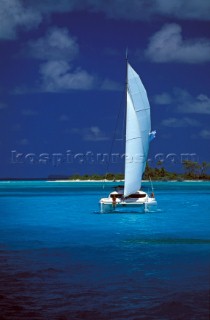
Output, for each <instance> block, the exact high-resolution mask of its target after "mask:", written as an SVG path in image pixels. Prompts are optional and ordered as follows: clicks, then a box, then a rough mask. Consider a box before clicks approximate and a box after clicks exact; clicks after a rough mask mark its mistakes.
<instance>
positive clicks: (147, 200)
mask: <svg viewBox="0 0 210 320" xmlns="http://www.w3.org/2000/svg"><path fill="white" fill-rule="evenodd" d="M99 204H100V212H101V213H106V212H115V211H117V212H118V211H128V210H130V211H133V210H134V211H135V212H142V213H143V212H149V211H154V210H156V207H157V202H156V200H155V198H154V196H152V197H149V196H148V195H147V193H145V192H142V191H139V192H138V193H136V194H134V195H133V197H132V195H131V196H130V197H128V198H123V197H122V194H119V193H117V192H112V193H111V194H110V195H109V197H108V198H102V199H101V200H100V202H99ZM127 209H128V210H127Z"/></svg>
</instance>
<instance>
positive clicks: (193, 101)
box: [154, 88, 210, 115]
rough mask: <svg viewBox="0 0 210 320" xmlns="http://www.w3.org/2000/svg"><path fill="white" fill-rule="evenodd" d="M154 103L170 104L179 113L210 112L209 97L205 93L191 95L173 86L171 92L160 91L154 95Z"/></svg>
mask: <svg viewBox="0 0 210 320" xmlns="http://www.w3.org/2000/svg"><path fill="white" fill-rule="evenodd" d="M154 103H156V104H159V105H171V106H172V107H174V111H176V112H179V113H188V114H190V113H194V114H196V113H197V114H206V115H208V114H210V98H209V97H208V96H207V95H206V94H203V93H201V94H199V95H197V96H193V95H191V94H190V93H189V92H188V91H186V90H183V89H179V88H175V89H174V90H173V93H172V94H169V93H165V92H164V93H162V94H159V95H156V96H155V97H154Z"/></svg>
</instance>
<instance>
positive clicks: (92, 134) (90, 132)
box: [83, 126, 109, 141]
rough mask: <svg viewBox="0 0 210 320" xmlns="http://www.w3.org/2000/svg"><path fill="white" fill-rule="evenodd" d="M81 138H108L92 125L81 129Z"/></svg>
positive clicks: (87, 139) (101, 139) (95, 139)
mask: <svg viewBox="0 0 210 320" xmlns="http://www.w3.org/2000/svg"><path fill="white" fill-rule="evenodd" d="M83 139H84V140H86V141H105V140H108V139H109V138H108V137H107V136H106V135H105V134H104V133H103V132H102V131H101V129H100V128H99V127H97V126H92V127H90V128H87V129H85V130H84V131H83Z"/></svg>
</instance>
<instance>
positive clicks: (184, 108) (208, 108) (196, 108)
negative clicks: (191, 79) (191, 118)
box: [177, 93, 210, 114]
mask: <svg viewBox="0 0 210 320" xmlns="http://www.w3.org/2000/svg"><path fill="white" fill-rule="evenodd" d="M177 111H178V112H181V113H200V114H210V98H209V97H207V96H206V95H205V94H199V95H198V96H197V97H195V98H193V97H192V96H191V95H190V94H187V93H186V95H185V96H184V98H181V99H180V104H179V105H178V108H177Z"/></svg>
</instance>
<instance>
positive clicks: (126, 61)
mask: <svg viewBox="0 0 210 320" xmlns="http://www.w3.org/2000/svg"><path fill="white" fill-rule="evenodd" d="M125 64H126V71H125V72H126V73H125V74H126V76H125V120H124V121H125V129H124V130H125V158H124V159H125V163H126V123H127V92H128V48H126V51H125ZM125 163H124V184H125Z"/></svg>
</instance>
